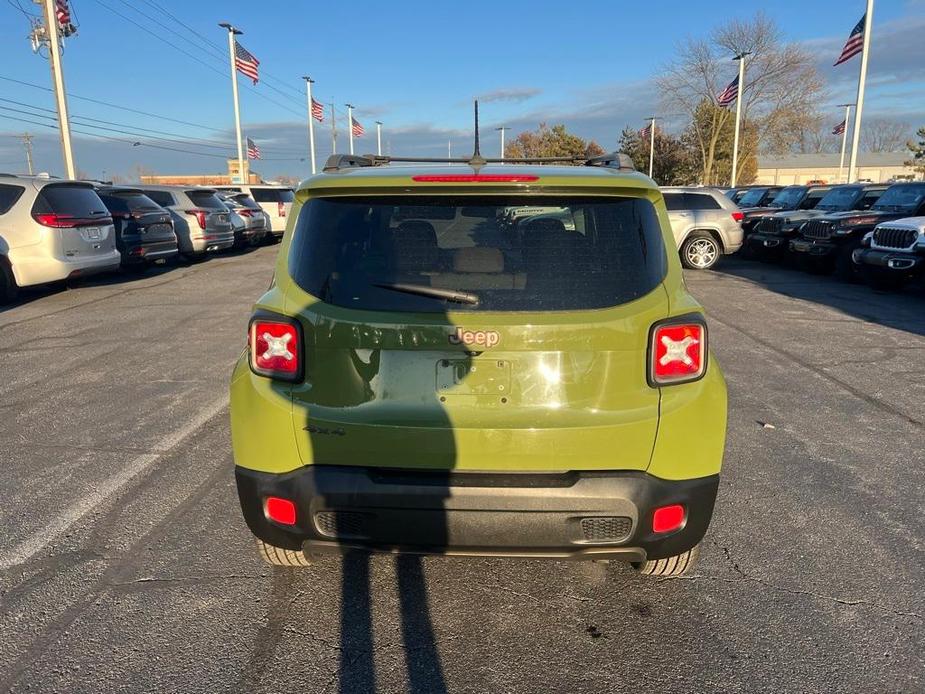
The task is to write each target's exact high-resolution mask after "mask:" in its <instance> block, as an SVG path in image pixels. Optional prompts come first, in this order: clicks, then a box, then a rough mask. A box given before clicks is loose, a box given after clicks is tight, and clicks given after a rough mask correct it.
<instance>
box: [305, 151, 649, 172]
mask: <svg viewBox="0 0 925 694" xmlns="http://www.w3.org/2000/svg"><path fill="white" fill-rule="evenodd" d="M484 161H485V163H487V164H556V163H560V164H577V165H584V166H600V167H608V168H614V169H619V170H620V171H635V170H636V167H635V166H633V160H632V159H630V157H629V155H628V154H626V153H624V152H611V153H609V154H602V155H600V156H597V157H591V158H590V159H589V158H588V157H575V156H562V157H519V158H518V157H486V158H485V160H484ZM392 163H400V164H471V163H472V160H471V159H469V158H467V157H455V158H449V159H448V158H446V157H390V156H384V155H381V154H364V155H362V156H361V155H358V154H332V155H331V156H329V157H328V160H327V162H326V163H325V165H324V169H322V170H323V171H324V172H325V173H333V172H336V171H342V170H344V169H354V168H365V167H369V166H386V165H388V164H392Z"/></svg>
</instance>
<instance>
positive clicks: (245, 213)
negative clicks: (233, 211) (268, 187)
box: [238, 209, 254, 217]
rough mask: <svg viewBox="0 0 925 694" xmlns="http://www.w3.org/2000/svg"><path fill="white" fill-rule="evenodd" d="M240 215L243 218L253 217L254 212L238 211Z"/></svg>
mask: <svg viewBox="0 0 925 694" xmlns="http://www.w3.org/2000/svg"><path fill="white" fill-rule="evenodd" d="M238 214H239V215H241V216H242V217H253V216H254V211H253V210H247V209H243V210H238Z"/></svg>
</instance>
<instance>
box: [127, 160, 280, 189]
mask: <svg viewBox="0 0 925 694" xmlns="http://www.w3.org/2000/svg"><path fill="white" fill-rule="evenodd" d="M244 170H245V171H247V177H248V181H247V182H248V183H262V182H263V179H261V178H260V174H259V173H257V172H256V171H251V169H250V166H249V162H247V161H245V162H244ZM239 181H240V179H239V178H238V160H237V159H229V160H228V173H227V174H223V173H214V174H165V175H159V174H158V175H154V174H152V175H149V176H142V177H141V182H142V183H150V184H156V185H162V186H174V185H177V186H227V185H230V184H232V183H237V182H239Z"/></svg>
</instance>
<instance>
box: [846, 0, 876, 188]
mask: <svg viewBox="0 0 925 694" xmlns="http://www.w3.org/2000/svg"><path fill="white" fill-rule="evenodd" d="M873 22H874V0H867V13H866V14H865V15H864V48H863V49H862V51H861V74H860V75H859V76H858V98H857V100H856V101H855V107H854V131H853V132H852V133H851V163H849V164H848V182H849V183H852V182H853V181H855V180H857V165H858V145H859V144H860V141H861V111H863V110H864V87H865V86H866V82H867V56H869V55H870V27H871V25H873Z"/></svg>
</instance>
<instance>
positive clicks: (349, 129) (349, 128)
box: [344, 104, 353, 154]
mask: <svg viewBox="0 0 925 694" xmlns="http://www.w3.org/2000/svg"><path fill="white" fill-rule="evenodd" d="M344 105H345V106H346V107H347V132H348V133H349V134H350V154H353V104H344Z"/></svg>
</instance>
